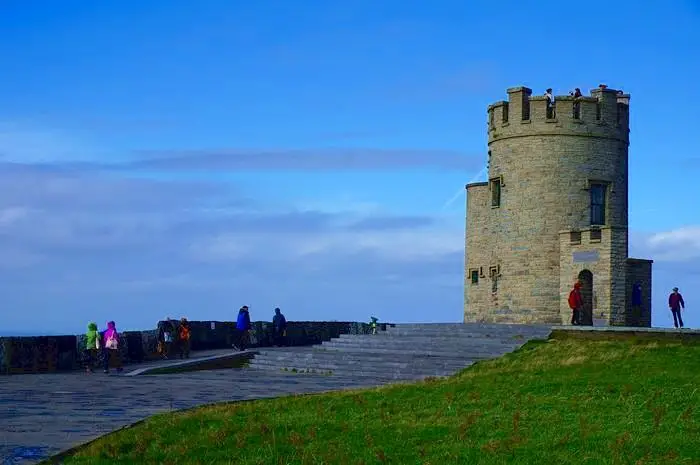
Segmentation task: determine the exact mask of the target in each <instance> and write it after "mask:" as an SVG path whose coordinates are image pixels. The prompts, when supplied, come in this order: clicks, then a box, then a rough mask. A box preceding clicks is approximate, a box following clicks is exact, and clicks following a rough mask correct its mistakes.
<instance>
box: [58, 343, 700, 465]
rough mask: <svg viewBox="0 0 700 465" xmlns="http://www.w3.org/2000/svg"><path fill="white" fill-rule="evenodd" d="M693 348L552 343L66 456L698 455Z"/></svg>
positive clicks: (209, 460)
mask: <svg viewBox="0 0 700 465" xmlns="http://www.w3.org/2000/svg"><path fill="white" fill-rule="evenodd" d="M698 389H700V345H698V344H682V343H680V342H672V341H669V342H654V341H637V340H633V339H631V340H616V341H586V340H571V339H553V340H550V341H548V342H538V343H529V344H527V345H526V346H524V347H523V348H522V349H521V350H519V351H518V352H516V353H513V354H509V355H507V356H505V357H503V358H501V359H498V360H493V361H489V362H483V363H478V364H476V365H475V366H473V367H472V368H469V369H467V370H464V371H463V372H461V373H460V374H458V375H456V376H454V377H452V378H449V379H446V380H432V381H426V382H422V383H419V384H413V385H403V386H402V385H398V386H390V387H384V388H379V389H372V390H364V391H352V392H345V393H333V394H323V395H307V396H296V397H286V398H279V399H269V400H260V401H254V402H239V403H231V404H224V405H215V406H210V407H204V408H199V409H195V410H190V411H186V412H180V413H176V414H167V415H159V416H155V417H152V418H150V419H148V420H146V421H145V422H143V423H141V424H139V425H137V426H135V427H133V428H130V429H126V430H122V431H120V432H118V433H115V434H113V435H110V436H107V437H104V438H102V439H100V440H98V441H96V442H94V443H92V444H90V445H88V446H86V447H85V448H83V449H82V450H80V451H79V452H78V453H77V454H75V455H73V456H72V457H68V458H66V459H65V460H64V462H63V463H66V464H102V463H104V464H236V465H249V464H500V463H513V464H569V463H570V464H616V463H619V464H623V463H624V464H652V463H653V464H660V463H668V464H678V463H694V464H698V463H700V415H699V410H700V405H698V404H699V401H700V394H699V392H698Z"/></svg>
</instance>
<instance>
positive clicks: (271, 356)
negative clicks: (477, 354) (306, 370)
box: [251, 347, 466, 364]
mask: <svg viewBox="0 0 700 465" xmlns="http://www.w3.org/2000/svg"><path fill="white" fill-rule="evenodd" d="M306 349H307V350H305V351H294V352H280V351H275V352H272V351H270V352H265V351H260V352H259V357H257V358H255V359H253V360H252V361H251V362H254V361H256V360H258V361H259V360H271V361H289V360H297V359H299V360H350V361H357V362H365V363H366V362H370V361H371V362H374V363H412V362H417V361H421V360H427V361H429V362H431V363H436V364H460V363H463V362H464V361H465V360H466V358H465V357H464V356H463V355H458V354H454V355H452V356H451V357H430V356H423V355H421V356H416V355H412V354H403V353H402V354H394V355H392V356H390V357H377V354H376V353H372V352H343V351H335V350H323V349H322V348H319V347H307V348H306Z"/></svg>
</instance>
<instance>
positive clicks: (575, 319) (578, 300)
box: [569, 281, 583, 326]
mask: <svg viewBox="0 0 700 465" xmlns="http://www.w3.org/2000/svg"><path fill="white" fill-rule="evenodd" d="M569 307H570V308H571V324H572V325H574V326H577V325H580V324H581V311H582V310H583V297H582V296H581V283H580V282H578V281H576V284H574V288H573V289H572V290H571V292H570V293H569Z"/></svg>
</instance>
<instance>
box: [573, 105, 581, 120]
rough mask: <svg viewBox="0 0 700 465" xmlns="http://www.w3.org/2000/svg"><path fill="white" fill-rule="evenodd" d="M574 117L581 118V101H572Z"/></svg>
mask: <svg viewBox="0 0 700 465" xmlns="http://www.w3.org/2000/svg"><path fill="white" fill-rule="evenodd" d="M574 119H581V102H579V101H574Z"/></svg>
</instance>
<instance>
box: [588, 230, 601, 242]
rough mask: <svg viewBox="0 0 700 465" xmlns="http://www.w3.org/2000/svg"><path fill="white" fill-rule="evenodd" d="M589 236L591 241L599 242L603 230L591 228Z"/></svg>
mask: <svg viewBox="0 0 700 465" xmlns="http://www.w3.org/2000/svg"><path fill="white" fill-rule="evenodd" d="M590 237H591V242H600V241H601V240H602V239H603V232H602V231H601V230H600V229H598V228H594V229H591V235H590Z"/></svg>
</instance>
